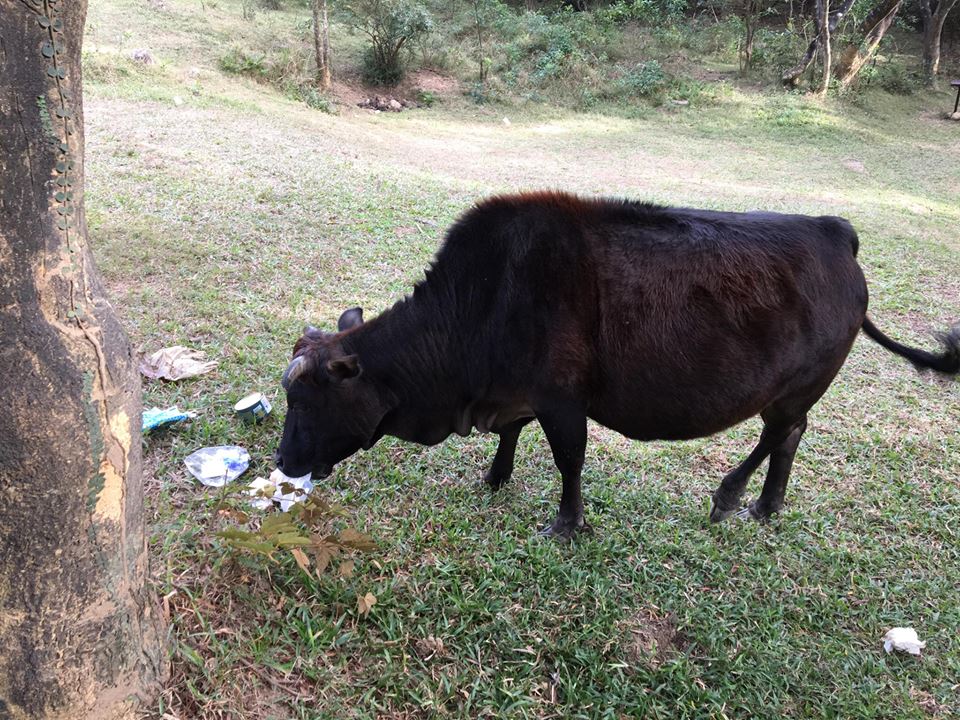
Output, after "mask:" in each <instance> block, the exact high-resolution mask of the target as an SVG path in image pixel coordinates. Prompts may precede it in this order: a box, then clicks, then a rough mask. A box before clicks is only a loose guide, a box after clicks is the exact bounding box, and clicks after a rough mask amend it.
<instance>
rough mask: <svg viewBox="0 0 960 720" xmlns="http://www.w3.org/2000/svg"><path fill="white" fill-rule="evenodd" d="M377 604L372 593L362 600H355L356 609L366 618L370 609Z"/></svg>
mask: <svg viewBox="0 0 960 720" xmlns="http://www.w3.org/2000/svg"><path fill="white" fill-rule="evenodd" d="M376 604H377V597H376V595H374V594H373V593H367V594H366V595H364V596H363V597H362V598H357V609H359V610H360V614H361V615H363V616H364V617H366V616H367V615H368V614H369V613H370V608H372V607H373V606H374V605H376Z"/></svg>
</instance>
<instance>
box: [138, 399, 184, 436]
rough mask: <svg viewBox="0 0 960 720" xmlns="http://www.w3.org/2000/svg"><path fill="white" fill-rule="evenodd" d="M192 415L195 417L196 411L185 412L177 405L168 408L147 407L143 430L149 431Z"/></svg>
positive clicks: (144, 414) (144, 413)
mask: <svg viewBox="0 0 960 720" xmlns="http://www.w3.org/2000/svg"><path fill="white" fill-rule="evenodd" d="M192 417H195V415H194V413H191V412H183V411H182V410H180V408H178V407H177V406H176V405H174V406H173V407H168V408H167V409H166V410H164V409H163V408H146V409H144V411H143V432H145V433H147V432H150V431H151V430H156V429H157V428H161V427H166V426H167V425H172V424H173V423H176V422H180V421H181V420H186V419H188V418H192Z"/></svg>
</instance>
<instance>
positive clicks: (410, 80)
mask: <svg viewBox="0 0 960 720" xmlns="http://www.w3.org/2000/svg"><path fill="white" fill-rule="evenodd" d="M397 89H398V91H400V92H401V94H404V95H406V94H409V93H412V94H414V95H416V93H417V92H419V91H421V90H422V91H424V92H429V93H433V94H434V95H454V94H457V93H459V92H460V83H459V81H458V80H457V79H456V78H452V77H449V76H447V75H441V74H440V73H438V72H435V71H433V70H420V71H418V72H415V73H410V74H409V75H408V76H407V77H406V78H405V79H404V80H403V82H402V83H400V85H399V86H398V88H397Z"/></svg>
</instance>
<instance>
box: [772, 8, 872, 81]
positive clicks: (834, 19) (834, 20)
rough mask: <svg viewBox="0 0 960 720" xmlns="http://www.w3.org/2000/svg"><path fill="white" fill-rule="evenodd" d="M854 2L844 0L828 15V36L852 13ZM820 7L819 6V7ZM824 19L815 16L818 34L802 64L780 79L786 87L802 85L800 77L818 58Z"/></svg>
mask: <svg viewBox="0 0 960 720" xmlns="http://www.w3.org/2000/svg"><path fill="white" fill-rule="evenodd" d="M853 2H854V0H843V3H841V5H840V6H839V7H838V8H837V9H836V10H834V11H832V12H830V13H828V17H829V18H830V20H829V22H828V23H827V29H828V30H829V33H828V34H832V33H833V31H834V30H836V29H837V25H838V24H839V23H840V21H841V20H843V18H844V17H846V14H847V13H848V12H849V11H850V7H851V6H852V5H853ZM818 7H819V5H818ZM822 22H823V20H822V18H821V17H820V13H819V12H817V14H816V15H815V16H814V23H815V25H816V34H815V35H814V36H813V40H811V41H810V44H809V45H808V46H807V51H806V52H805V53H804V54H803V57H802V58H800V62H798V63H797V64H796V65H794V66H793V67H792V68H790V69H789V70H787V71H786V72H785V73H784V74H783V77H782V78H780V79H781V81H782V82H783V84H784V85H797V84H799V83H800V76H801V75H803V73H804V71H806V69H807V68H808V67H810V63H812V62H813V59H814V58H815V57H816V56H817V50H819V49H820V43H821V42H822V37H823V27H822Z"/></svg>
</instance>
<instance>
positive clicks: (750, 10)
mask: <svg viewBox="0 0 960 720" xmlns="http://www.w3.org/2000/svg"><path fill="white" fill-rule="evenodd" d="M758 10H759V8H758V6H757V3H756V0H743V5H742V6H741V11H742V14H741V15H740V18H741V19H742V20H743V46H742V47H741V49H740V72H743V71H745V70H750V69H752V68H753V41H754V36H755V35H756V31H757V12H758Z"/></svg>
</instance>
